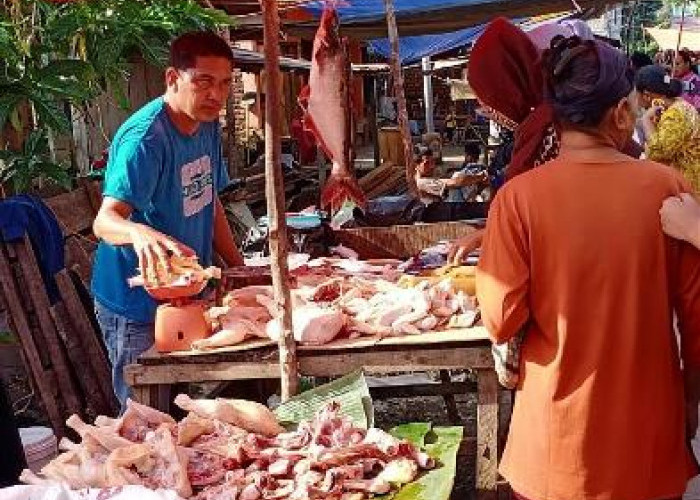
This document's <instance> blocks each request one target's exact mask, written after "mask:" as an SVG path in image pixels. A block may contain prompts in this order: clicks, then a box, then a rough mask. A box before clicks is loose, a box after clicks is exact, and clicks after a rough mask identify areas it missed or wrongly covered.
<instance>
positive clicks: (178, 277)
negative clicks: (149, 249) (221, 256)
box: [129, 255, 221, 287]
mask: <svg viewBox="0 0 700 500" xmlns="http://www.w3.org/2000/svg"><path fill="white" fill-rule="evenodd" d="M166 262H167V264H163V263H162V261H160V260H158V261H156V263H155V267H154V268H153V269H150V268H149V269H148V270H147V271H146V272H145V273H144V272H143V267H142V268H141V273H140V274H139V275H138V276H135V277H133V278H131V279H129V286H145V287H156V286H163V285H165V286H170V287H175V286H187V285H189V284H191V283H202V282H204V281H206V280H208V279H211V278H221V270H220V269H219V268H218V267H208V268H206V269H204V268H202V266H200V265H199V262H198V261H197V256H196V255H190V256H184V257H183V256H179V255H170V256H168V257H167V258H166ZM154 273H155V274H154Z"/></svg>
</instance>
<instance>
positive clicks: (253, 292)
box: [222, 286, 273, 307]
mask: <svg viewBox="0 0 700 500" xmlns="http://www.w3.org/2000/svg"><path fill="white" fill-rule="evenodd" d="M258 295H263V296H266V297H269V298H272V295H273V293H272V287H271V286H246V287H243V288H238V289H236V290H231V291H230V292H228V293H227V294H226V295H225V296H224V298H223V300H222V304H223V305H224V306H225V307H259V306H260V304H259V303H258V300H257V297H258Z"/></svg>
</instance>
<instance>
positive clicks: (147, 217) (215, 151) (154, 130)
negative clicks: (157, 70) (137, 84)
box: [92, 32, 243, 408]
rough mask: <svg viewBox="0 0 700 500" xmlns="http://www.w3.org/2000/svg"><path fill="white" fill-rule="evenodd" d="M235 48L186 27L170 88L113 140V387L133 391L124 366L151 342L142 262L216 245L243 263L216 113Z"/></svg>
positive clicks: (109, 207) (173, 57)
mask: <svg viewBox="0 0 700 500" xmlns="http://www.w3.org/2000/svg"><path fill="white" fill-rule="evenodd" d="M232 70H233V54H232V52H231V48H230V47H229V45H228V44H227V43H226V42H225V41H224V40H223V39H221V38H220V37H218V36H217V35H216V34H214V33H211V32H192V33H186V34H184V35H182V36H180V37H179V38H177V39H175V40H174V41H173V43H172V45H171V47H170V66H169V67H168V69H167V70H166V73H165V80H166V86H167V88H166V91H165V94H164V95H163V96H162V97H159V98H157V99H155V100H153V101H151V102H150V103H148V104H146V105H145V106H144V107H143V108H141V109H140V110H138V111H136V112H135V113H134V114H133V115H132V116H131V117H130V118H129V119H128V120H127V121H126V122H125V123H124V124H123V125H122V126H121V127H120V128H119V130H118V131H117V133H116V135H115V137H114V139H113V141H112V145H111V148H110V154H109V163H108V165H107V171H106V174H105V180H104V187H103V195H104V198H103V202H102V205H101V207H100V209H99V212H98V214H97V216H96V218H95V221H94V224H93V230H94V233H95V235H96V236H97V237H98V238H99V239H100V243H99V246H98V249H97V254H96V257H95V263H94V268H93V278H92V292H93V296H94V298H95V312H96V315H97V320H98V322H99V325H100V329H101V330H102V334H103V336H104V339H105V344H106V346H107V351H108V354H109V359H110V362H111V364H112V383H113V386H114V392H115V394H116V396H117V398H118V399H119V401H120V402H121V404H122V408H123V407H124V404H125V402H126V399H127V398H128V397H129V396H130V390H129V387H128V386H127V385H126V383H125V381H124V374H123V369H124V367H125V366H126V365H128V364H130V363H132V362H133V361H135V360H136V358H137V357H138V356H139V355H140V354H141V353H142V352H143V351H145V350H146V349H148V348H149V347H150V346H151V345H152V344H153V341H154V319H155V310H156V302H155V301H154V300H153V299H152V298H151V297H150V296H149V295H148V294H147V293H146V291H145V290H144V289H143V288H141V287H135V288H130V287H129V285H128V283H127V280H128V278H130V277H132V276H134V275H135V274H136V273H137V270H138V269H140V270H141V272H142V274H144V275H147V276H156V275H157V274H156V272H155V270H156V266H157V263H158V262H160V263H161V264H162V265H163V266H164V267H165V268H166V269H168V268H169V267H170V266H169V256H170V255H178V256H190V255H196V256H197V257H198V259H199V261H200V263H201V264H202V265H203V266H208V265H211V263H212V258H213V254H214V251H216V253H217V254H218V255H219V256H220V257H221V258H222V260H223V261H224V262H225V263H226V264H227V265H241V264H242V263H243V259H242V257H241V254H240V252H239V251H238V249H237V248H236V245H235V240H234V237H233V234H232V232H231V228H230V226H229V225H228V222H227V220H226V214H225V212H224V208H223V206H222V204H221V201H220V200H219V198H218V193H219V192H220V191H222V190H223V189H224V188H225V187H226V186H227V185H228V183H229V178H228V175H227V171H226V167H225V165H224V162H223V158H222V151H221V133H220V128H219V122H218V120H219V113H220V111H221V109H222V107H223V106H224V105H225V103H226V99H227V96H228V93H229V89H230V87H231V72H232Z"/></svg>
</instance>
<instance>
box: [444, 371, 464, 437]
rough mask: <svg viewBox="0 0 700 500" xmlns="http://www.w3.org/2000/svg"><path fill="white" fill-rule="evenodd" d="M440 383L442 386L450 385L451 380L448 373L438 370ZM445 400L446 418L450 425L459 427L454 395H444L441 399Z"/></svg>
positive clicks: (459, 419)
mask: <svg viewBox="0 0 700 500" xmlns="http://www.w3.org/2000/svg"><path fill="white" fill-rule="evenodd" d="M440 382H442V383H443V384H450V383H451V382H452V379H451V378H450V372H449V371H448V370H440ZM442 398H443V399H444V400H445V407H446V408H447V417H448V418H449V419H450V423H451V424H452V425H459V424H460V421H461V420H462V419H461V418H460V417H459V410H458V409H457V400H455V396H454V394H445V395H444V396H443V397H442Z"/></svg>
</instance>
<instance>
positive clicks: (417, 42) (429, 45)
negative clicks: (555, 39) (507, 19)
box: [368, 13, 570, 66]
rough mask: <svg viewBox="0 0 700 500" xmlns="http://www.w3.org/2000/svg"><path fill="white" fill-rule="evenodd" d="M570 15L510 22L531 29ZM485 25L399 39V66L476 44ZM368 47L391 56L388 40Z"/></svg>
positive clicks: (377, 52) (381, 40)
mask: <svg viewBox="0 0 700 500" xmlns="http://www.w3.org/2000/svg"><path fill="white" fill-rule="evenodd" d="M569 16H570V13H566V14H562V15H558V16H554V17H548V18H547V19H541V18H540V19H539V20H535V19H532V18H518V19H512V22H513V23H515V24H517V25H520V26H521V27H524V28H525V29H533V28H535V27H537V26H539V25H541V24H543V23H554V22H558V21H561V20H562V19H566V18H568V17H569ZM486 26H488V25H487V24H481V25H479V26H474V27H471V28H465V29H463V30H459V31H453V32H451V33H441V34H439V35H417V36H405V37H401V38H400V39H399V59H400V60H401V65H402V66H405V65H407V64H413V63H416V62H418V61H420V60H421V59H422V58H423V57H432V56H436V55H439V54H442V53H444V52H448V51H450V50H454V49H457V48H460V47H464V46H466V45H469V44H472V43H474V42H476V40H477V38H479V37H480V36H481V34H482V33H483V32H484V30H485V29H486ZM368 46H369V48H370V50H372V52H374V53H375V54H378V55H380V56H382V57H384V58H386V59H389V57H390V54H391V46H390V45H389V39H388V38H379V39H377V40H370V41H369V42H368Z"/></svg>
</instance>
